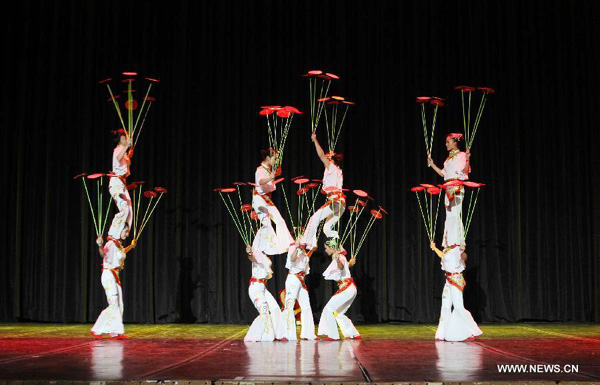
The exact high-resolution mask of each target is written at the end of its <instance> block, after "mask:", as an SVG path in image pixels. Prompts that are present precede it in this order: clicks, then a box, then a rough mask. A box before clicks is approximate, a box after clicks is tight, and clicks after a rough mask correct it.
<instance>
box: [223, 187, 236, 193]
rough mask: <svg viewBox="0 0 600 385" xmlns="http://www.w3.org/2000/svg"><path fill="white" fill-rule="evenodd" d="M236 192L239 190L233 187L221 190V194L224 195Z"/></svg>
mask: <svg viewBox="0 0 600 385" xmlns="http://www.w3.org/2000/svg"><path fill="white" fill-rule="evenodd" d="M234 191H237V189H236V188H233V187H227V188H222V189H221V192H223V193H232V192H234Z"/></svg>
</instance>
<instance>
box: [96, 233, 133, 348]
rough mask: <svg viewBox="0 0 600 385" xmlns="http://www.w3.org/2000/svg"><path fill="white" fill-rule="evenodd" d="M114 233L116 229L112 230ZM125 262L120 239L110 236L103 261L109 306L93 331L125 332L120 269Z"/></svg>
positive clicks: (103, 274)
mask: <svg viewBox="0 0 600 385" xmlns="http://www.w3.org/2000/svg"><path fill="white" fill-rule="evenodd" d="M111 230H113V229H111ZM111 233H114V231H111ZM124 262H125V251H124V250H123V247H122V246H121V243H120V242H119V240H118V239H113V238H112V237H110V236H109V238H108V240H107V242H106V244H105V245H104V259H103V262H102V287H104V292H105V293H106V300H107V301H108V307H107V308H106V309H104V310H103V311H102V313H100V316H99V317H98V319H97V320H96V323H95V324H94V327H93V328H92V332H93V333H94V334H105V333H106V334H110V335H111V336H116V335H119V334H123V333H125V328H124V326H123V291H122V288H121V280H120V278H119V271H120V270H121V269H122V268H123V263H124Z"/></svg>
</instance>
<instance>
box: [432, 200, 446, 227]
mask: <svg viewBox="0 0 600 385" xmlns="http://www.w3.org/2000/svg"><path fill="white" fill-rule="evenodd" d="M441 199H442V193H440V194H439V195H438V200H437V208H436V210H435V221H434V223H433V232H432V234H433V236H434V237H435V231H436V230H437V218H438V216H439V213H440V200H441ZM444 199H445V198H444Z"/></svg>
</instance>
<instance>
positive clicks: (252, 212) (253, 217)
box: [250, 210, 258, 221]
mask: <svg viewBox="0 0 600 385" xmlns="http://www.w3.org/2000/svg"><path fill="white" fill-rule="evenodd" d="M250 219H252V220H254V221H257V220H258V214H257V213H256V211H254V210H252V211H251V212H250Z"/></svg>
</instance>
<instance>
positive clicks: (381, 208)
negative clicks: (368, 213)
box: [379, 206, 388, 215]
mask: <svg viewBox="0 0 600 385" xmlns="http://www.w3.org/2000/svg"><path fill="white" fill-rule="evenodd" d="M379 210H380V211H383V212H384V213H385V214H386V215H388V212H387V211H385V209H384V208H383V207H381V206H379Z"/></svg>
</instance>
